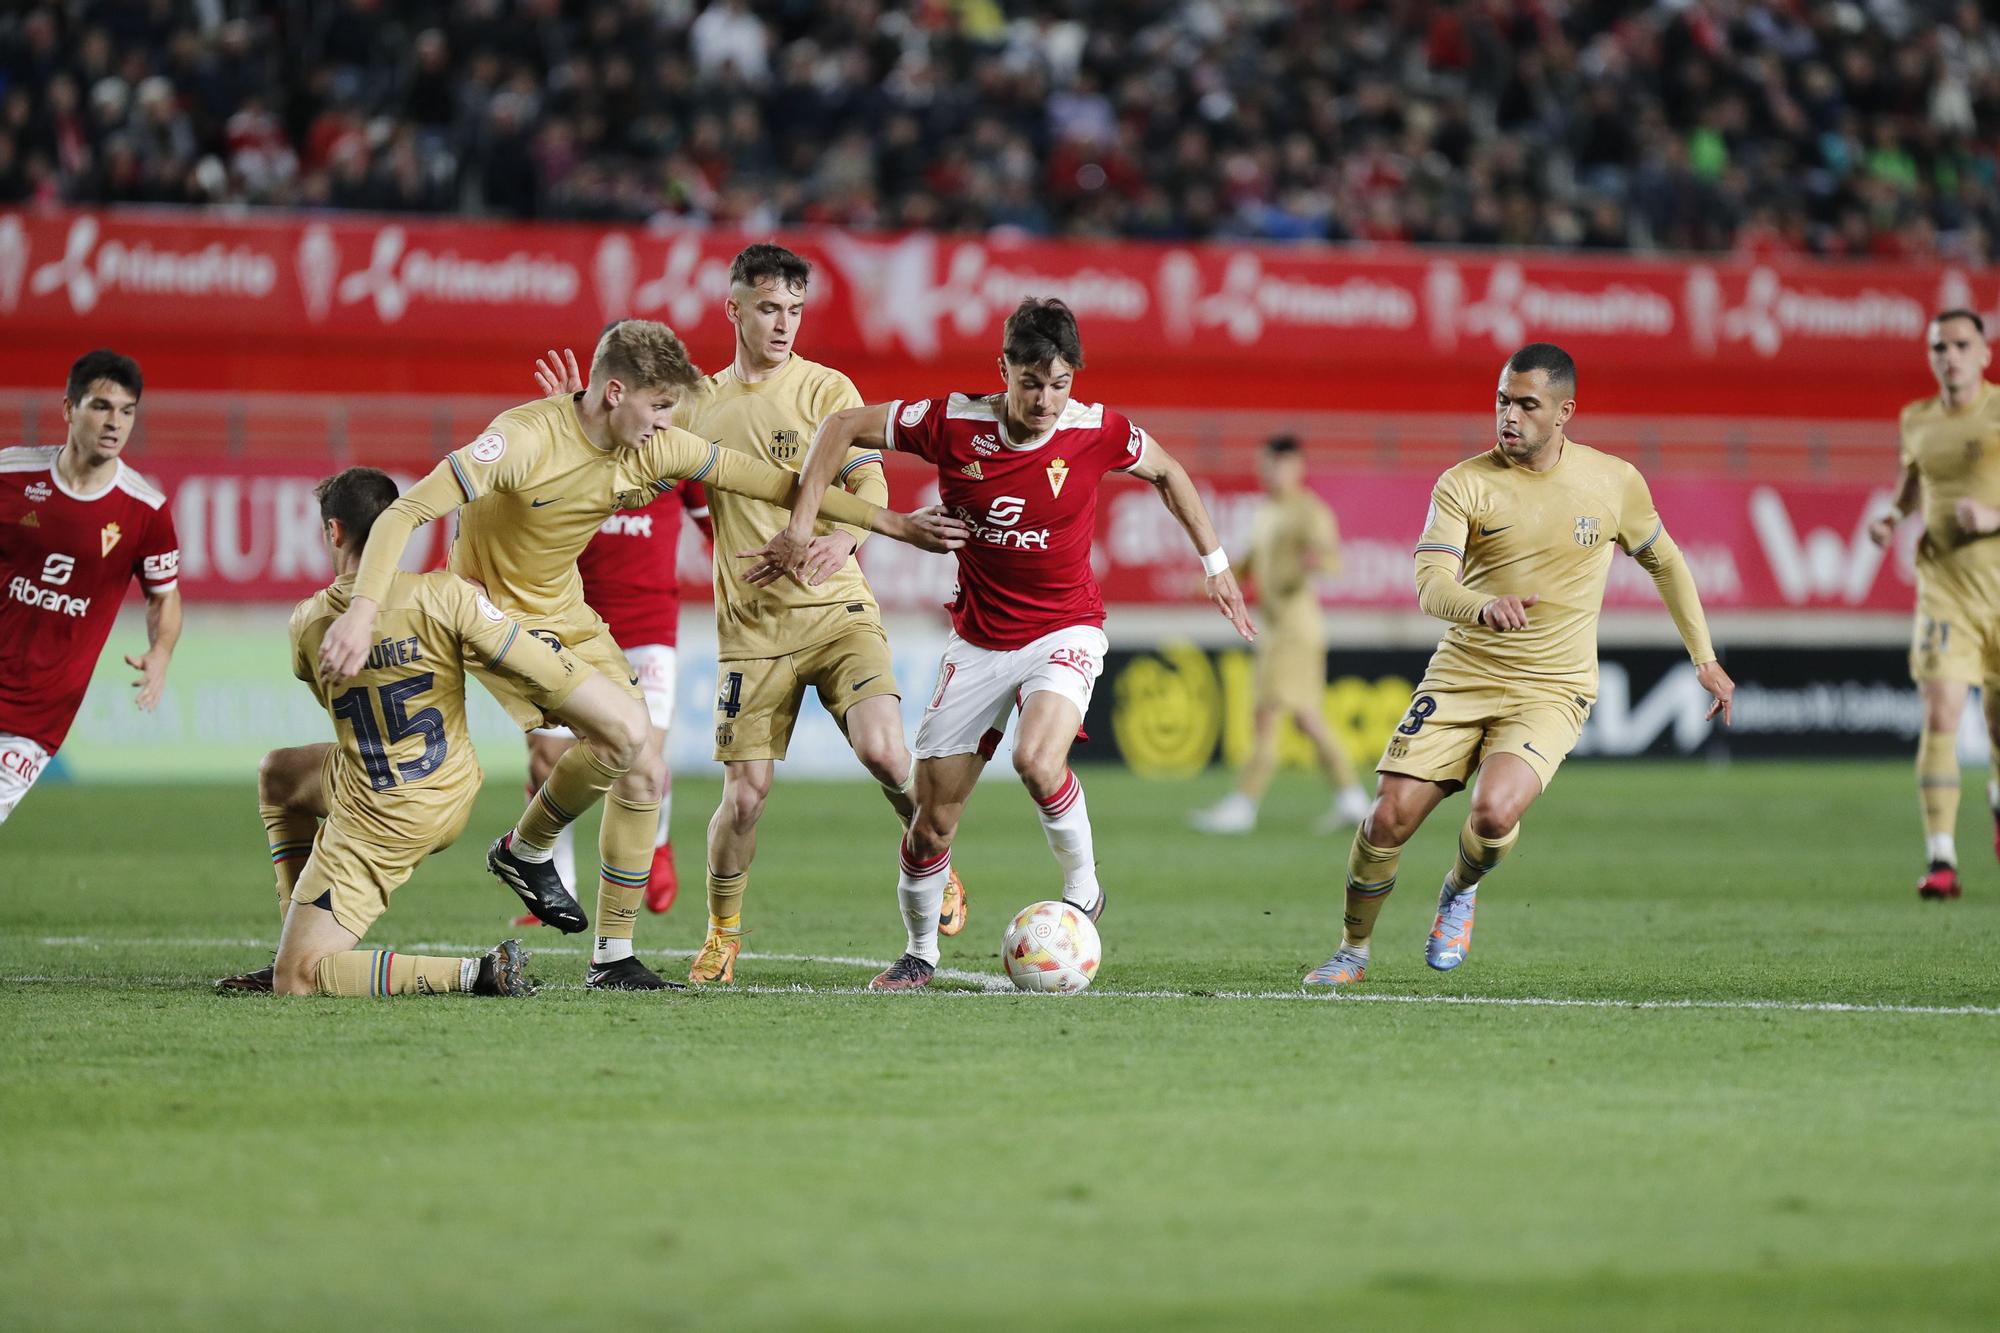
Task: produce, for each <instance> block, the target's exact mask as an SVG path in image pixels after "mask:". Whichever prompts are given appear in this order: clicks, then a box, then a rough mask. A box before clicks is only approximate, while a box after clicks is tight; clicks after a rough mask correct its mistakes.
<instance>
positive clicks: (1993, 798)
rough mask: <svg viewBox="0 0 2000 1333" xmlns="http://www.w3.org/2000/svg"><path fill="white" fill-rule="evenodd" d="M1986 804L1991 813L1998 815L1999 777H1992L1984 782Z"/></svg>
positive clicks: (1999, 806) (1999, 810)
mask: <svg viewBox="0 0 2000 1333" xmlns="http://www.w3.org/2000/svg"><path fill="white" fill-rule="evenodd" d="M1986 804H1987V805H1988V806H1990V807H1991V808H1992V810H1993V813H1994V814H1996V815H2000V778H1993V779H1992V780H1990V781H1989V782H1987V784H1986Z"/></svg>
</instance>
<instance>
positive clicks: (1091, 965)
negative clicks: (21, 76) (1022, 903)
mask: <svg viewBox="0 0 2000 1333" xmlns="http://www.w3.org/2000/svg"><path fill="white" fill-rule="evenodd" d="M1103 954H1104V946H1103V945H1102V944H1100V943H1098V940H1097V927H1096V926H1094V925H1092V924H1091V922H1090V918H1089V917H1087V916H1085V915H1084V914H1083V911H1082V909H1081V908H1078V907H1074V906H1072V905H1070V904H1069V903H1034V904H1031V905H1030V906H1027V907H1023V908H1022V909H1021V910H1020V911H1019V912H1016V913H1015V914H1014V919H1013V920H1012V921H1010V922H1008V923H1007V937H1006V939H1004V940H1003V941H1002V942H1001V945H1000V961H1001V962H1002V963H1003V964H1005V965H1006V968H1007V979H1008V980H1009V981H1011V982H1013V983H1014V984H1015V985H1016V986H1018V987H1020V988H1021V989H1022V990H1028V991H1042V992H1046V993H1049V994H1053V995H1074V994H1075V993H1076V992H1077V991H1080V990H1082V989H1083V988H1084V987H1085V986H1088V985H1089V984H1090V979H1091V978H1092V977H1094V976H1096V975H1097V960H1098V959H1099V958H1101V957H1102V956H1103Z"/></svg>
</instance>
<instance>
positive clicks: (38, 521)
mask: <svg viewBox="0 0 2000 1333" xmlns="http://www.w3.org/2000/svg"><path fill="white" fill-rule="evenodd" d="M21 526H22V527H24V528H39V527H40V526H42V517H41V515H40V514H37V513H36V512H35V511H34V510H32V509H30V510H29V511H28V512H27V513H25V514H23V515H21Z"/></svg>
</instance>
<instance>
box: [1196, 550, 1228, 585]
mask: <svg viewBox="0 0 2000 1333" xmlns="http://www.w3.org/2000/svg"><path fill="white" fill-rule="evenodd" d="M1227 568H1229V552H1227V551H1225V550H1223V549H1222V548H1221V547H1220V546H1218V547H1216V548H1215V549H1214V550H1213V551H1210V552H1209V553H1208V554H1207V555H1205V556H1203V557H1202V558H1201V572H1202V573H1203V574H1204V575H1205V576H1207V577H1208V578H1214V577H1215V576H1216V575H1217V574H1220V573H1221V572H1222V571H1223V570H1225V569H1227Z"/></svg>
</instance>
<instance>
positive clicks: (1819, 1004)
mask: <svg viewBox="0 0 2000 1333" xmlns="http://www.w3.org/2000/svg"><path fill="white" fill-rule="evenodd" d="M38 943H40V944H42V945H44V946H46V947H49V948H74V949H103V948H105V947H106V946H112V947H118V948H134V949H161V948H182V949H263V950H265V951H267V952H268V951H269V949H270V948H271V941H270V940H268V939H254V940H248V939H243V940H218V939H121V938H118V937H115V936H99V935H45V936H43V937H42V938H41V939H40V940H39V941H38ZM486 947H487V946H485V945H472V944H454V943H447V942H445V941H442V940H420V941H416V942H414V943H411V944H408V945H406V946H405V949H406V951H408V952H417V951H419V950H422V951H435V952H438V953H441V954H445V955H452V954H473V953H479V952H482V951H483V950H484V949H485V948H486ZM530 952H532V953H538V954H551V955H554V956H556V957H583V956H585V955H587V954H588V953H589V952H590V951H589V950H588V949H585V948H583V947H581V946H578V945H562V944H558V945H552V946H549V947H546V948H537V949H532V950H530ZM741 957H742V958H743V959H744V960H746V961H749V962H764V963H812V964H818V965H820V966H824V967H859V968H867V969H869V970H870V971H878V972H879V971H880V970H882V969H883V968H885V967H887V966H889V963H888V961H886V960H883V959H876V958H853V957H848V956H845V955H841V954H809V953H747V952H746V953H744V954H742V955H741ZM937 975H938V976H940V977H943V978H944V979H945V980H947V981H959V982H966V983H968V984H971V985H973V986H977V987H978V988H979V989H978V990H975V991H955V990H945V991H931V992H929V993H930V994H933V995H944V996H958V997H968V996H970V997H979V996H991V995H1017V994H1020V993H1021V992H1019V991H1016V990H1015V989H1014V986H1013V983H1011V982H1009V981H1008V980H1007V979H1006V978H1005V977H1003V976H995V975H993V974H992V973H990V972H967V971H963V970H961V969H959V968H951V967H941V968H939V969H938V971H937ZM0 980H5V981H8V982H15V983H23V984H26V983H48V982H60V981H76V980H104V981H114V980H125V981H128V982H129V981H133V980H137V981H141V982H143V983H145V984H147V985H159V984H162V983H164V982H169V981H172V980H174V979H173V978H162V977H138V978H112V977H104V978H82V977H75V976H71V977H56V976H46V975H28V976H9V977H5V978H0ZM182 980H184V979H182ZM542 989H544V990H578V989H581V987H574V986H562V985H556V986H544V987H543V988H542ZM719 989H721V990H722V991H724V992H726V993H730V994H741V995H872V994H874V993H875V992H872V991H870V990H869V989H868V988H867V987H865V986H811V985H806V984H804V983H797V984H793V985H789V986H759V985H754V984H752V985H742V986H728V987H722V988H719ZM1082 995H1083V997H1086V998H1087V997H1090V996H1098V997H1101V998H1104V999H1115V1000H1306V1001H1312V1002H1318V1003H1327V1002H1334V1003H1340V1004H1456V1005H1466V1006H1471V1007H1476V1008H1491V1009H1655V1010H1694V1009H1714V1010H1722V1011H1738V1012H1766V1013H1785V1014H1921V1015H1933V1016H1938V1017H1973V1018H2000V1006H1996V1005H1978V1004H1957V1005H1945V1004H1849V1003H1844V1002H1842V1001H1837V1000H1601V999H1587V998H1566V997H1555V996H1534V995H1384V994H1381V993H1380V992H1373V993H1371V992H1367V991H1338V992H1323V993H1313V992H1308V991H1303V990H1267V991H1205V990H1118V989H1116V988H1113V987H1106V988H1103V989H1098V988H1096V987H1093V988H1091V989H1090V990H1087V991H1084V992H1082ZM1068 998H1071V999H1075V998H1078V997H1075V996H1071V997H1068Z"/></svg>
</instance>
